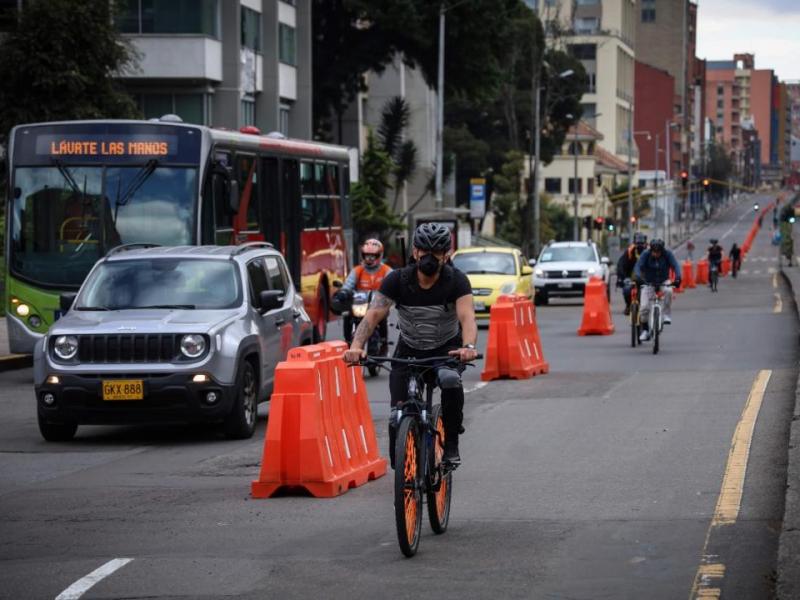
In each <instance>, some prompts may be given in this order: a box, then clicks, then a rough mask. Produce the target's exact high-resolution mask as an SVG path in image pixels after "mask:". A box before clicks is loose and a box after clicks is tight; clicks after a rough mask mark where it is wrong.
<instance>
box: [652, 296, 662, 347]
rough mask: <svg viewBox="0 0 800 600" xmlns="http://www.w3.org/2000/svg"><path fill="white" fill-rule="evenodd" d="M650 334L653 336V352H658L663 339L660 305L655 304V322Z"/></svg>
mask: <svg viewBox="0 0 800 600" xmlns="http://www.w3.org/2000/svg"><path fill="white" fill-rule="evenodd" d="M650 334H651V335H652V336H653V354H658V350H659V343H660V340H661V307H660V306H658V305H655V306H653V324H652V326H651V327H650Z"/></svg>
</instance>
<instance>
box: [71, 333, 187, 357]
mask: <svg viewBox="0 0 800 600" xmlns="http://www.w3.org/2000/svg"><path fill="white" fill-rule="evenodd" d="M182 336H183V334H176V333H168V334H152V335H147V334H126V335H81V336H78V361H79V362H80V363H81V364H108V363H168V362H174V361H176V360H178V359H179V358H180V347H179V344H180V341H181V337H182Z"/></svg>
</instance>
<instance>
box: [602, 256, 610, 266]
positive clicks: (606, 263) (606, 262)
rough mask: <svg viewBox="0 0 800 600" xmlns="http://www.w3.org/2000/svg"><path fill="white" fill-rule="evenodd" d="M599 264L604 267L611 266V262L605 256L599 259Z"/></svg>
mask: <svg viewBox="0 0 800 600" xmlns="http://www.w3.org/2000/svg"><path fill="white" fill-rule="evenodd" d="M600 262H601V263H603V264H604V265H610V264H611V261H610V260H609V259H608V257H607V256H604V257H603V258H601V259H600Z"/></svg>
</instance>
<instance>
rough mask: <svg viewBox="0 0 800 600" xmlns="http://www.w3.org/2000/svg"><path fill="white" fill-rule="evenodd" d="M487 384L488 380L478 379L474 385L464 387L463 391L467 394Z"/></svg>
mask: <svg viewBox="0 0 800 600" xmlns="http://www.w3.org/2000/svg"><path fill="white" fill-rule="evenodd" d="M488 384H489V382H488V381H479V382H478V383H476V384H475V385H471V386H469V387H467V388H464V393H465V394H469V393H471V392H477V391H478V390H479V389H481V388H482V387H486V386H487V385H488Z"/></svg>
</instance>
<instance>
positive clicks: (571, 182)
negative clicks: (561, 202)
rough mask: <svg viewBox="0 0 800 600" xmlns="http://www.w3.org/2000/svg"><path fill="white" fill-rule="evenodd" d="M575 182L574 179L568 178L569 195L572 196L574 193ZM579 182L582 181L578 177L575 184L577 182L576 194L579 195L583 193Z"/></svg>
mask: <svg viewBox="0 0 800 600" xmlns="http://www.w3.org/2000/svg"><path fill="white" fill-rule="evenodd" d="M575 181H576V179H575V178H574V177H570V178H569V193H570V194H574V193H575ZM581 181H582V179H581V178H580V177H578V179H577V182H578V193H579V194H582V193H583V186H582V185H581Z"/></svg>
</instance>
